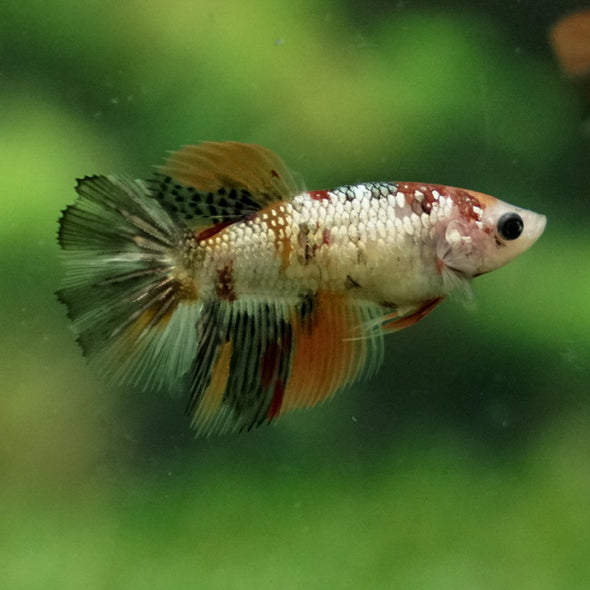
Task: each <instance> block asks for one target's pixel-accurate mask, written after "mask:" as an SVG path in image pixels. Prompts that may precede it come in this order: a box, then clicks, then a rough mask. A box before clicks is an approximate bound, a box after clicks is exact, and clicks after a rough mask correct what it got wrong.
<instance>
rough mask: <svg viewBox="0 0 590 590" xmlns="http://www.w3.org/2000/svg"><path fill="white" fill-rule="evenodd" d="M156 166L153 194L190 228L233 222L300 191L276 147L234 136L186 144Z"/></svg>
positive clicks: (152, 183) (152, 186) (289, 197)
mask: <svg viewBox="0 0 590 590" xmlns="http://www.w3.org/2000/svg"><path fill="white" fill-rule="evenodd" d="M158 169H159V172H158V173H157V174H156V175H155V177H154V179H153V180H152V181H151V189H152V192H153V194H154V196H155V197H156V198H157V199H158V200H160V201H161V202H162V204H163V205H164V206H165V207H166V208H167V209H168V210H169V211H171V212H172V213H175V214H179V215H180V216H181V217H182V218H183V219H184V220H185V221H186V222H187V223H188V224H189V225H190V226H191V227H193V228H197V227H198V228H200V229H201V228H204V227H209V226H211V225H215V224H217V223H221V222H228V221H236V220H238V219H241V218H243V217H244V216H246V215H250V214H252V213H255V212H257V211H259V210H260V209H263V208H264V207H266V206H267V205H269V204H271V203H274V202H279V201H286V200H290V199H291V198H292V197H293V196H294V195H295V194H297V192H298V187H297V184H296V182H295V179H294V178H293V175H292V174H291V172H290V171H289V169H288V168H287V167H286V166H285V164H284V163H283V161H282V160H281V159H280V158H279V157H278V156H277V155H276V154H275V153H274V152H271V151H270V150H268V149H266V148H264V147H261V146H259V145H254V144H247V143H240V142H237V141H228V142H216V141H208V142H204V143H201V144H199V145H188V146H185V147H183V148H182V149H180V150H178V151H176V152H172V153H171V154H170V156H169V158H168V159H167V160H166V162H165V163H164V165H163V166H160V167H159V168H158Z"/></svg>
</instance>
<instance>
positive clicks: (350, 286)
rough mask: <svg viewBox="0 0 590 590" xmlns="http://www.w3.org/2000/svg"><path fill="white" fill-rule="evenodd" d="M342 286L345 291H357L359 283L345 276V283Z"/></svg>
mask: <svg viewBox="0 0 590 590" xmlns="http://www.w3.org/2000/svg"><path fill="white" fill-rule="evenodd" d="M344 286H345V287H346V288H347V289H358V288H360V286H361V285H360V283H358V282H357V281H355V280H354V279H353V278H352V277H351V276H350V275H346V283H345V284H344Z"/></svg>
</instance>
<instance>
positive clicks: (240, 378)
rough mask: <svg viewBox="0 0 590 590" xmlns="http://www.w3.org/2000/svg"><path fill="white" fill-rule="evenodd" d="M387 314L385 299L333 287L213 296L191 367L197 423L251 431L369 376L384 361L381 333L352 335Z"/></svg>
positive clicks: (207, 430) (203, 430) (203, 429)
mask: <svg viewBox="0 0 590 590" xmlns="http://www.w3.org/2000/svg"><path fill="white" fill-rule="evenodd" d="M382 314H383V308H381V307H380V306H378V305H375V304H372V303H369V302H360V301H353V300H350V299H349V298H346V297H343V296H339V295H335V294H332V293H327V292H325V293H324V292H322V293H319V294H317V295H309V296H306V297H303V298H300V299H299V300H296V301H289V302H285V301H282V300H269V301H263V302H261V301H257V300H255V299H250V300H248V299H246V298H241V299H240V300H238V301H234V302H225V301H223V302H220V301H215V302H210V303H209V304H207V310H206V312H204V314H203V315H202V320H203V322H204V323H202V324H201V325H200V328H199V330H198V333H199V343H198V354H197V357H196V358H195V361H194V363H193V369H192V386H191V402H190V404H189V407H188V412H189V414H190V415H191V417H192V424H193V426H194V428H195V429H196V430H197V432H198V433H200V434H205V435H208V434H213V433H223V432H231V431H241V430H249V429H250V428H253V427H255V426H258V425H259V424H261V423H264V422H271V421H273V420H275V419H276V418H277V417H278V416H280V415H281V414H282V413H284V412H287V411H290V410H294V409H296V408H303V407H311V406H314V405H316V404H318V403H321V402H322V401H324V400H326V399H328V398H329V397H331V396H332V395H333V394H334V393H335V392H336V391H338V390H340V389H342V388H343V387H345V386H346V385H348V384H350V383H352V382H354V381H355V380H356V379H359V378H361V377H364V376H368V374H369V373H371V372H372V371H374V370H376V368H377V367H378V366H379V364H380V363H381V361H382V356H383V342H382V332H380V331H373V332H372V333H371V334H370V335H367V336H366V337H363V338H360V339H359V338H351V336H352V335H353V334H355V333H357V332H358V330H359V329H361V330H362V329H363V326H365V325H367V324H368V322H370V321H371V320H374V319H375V318H376V317H378V316H380V315H382Z"/></svg>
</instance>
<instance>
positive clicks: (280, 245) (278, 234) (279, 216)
mask: <svg viewBox="0 0 590 590" xmlns="http://www.w3.org/2000/svg"><path fill="white" fill-rule="evenodd" d="M282 206H283V204H282V203H273V204H272V205H269V206H268V207H266V208H265V209H263V210H262V211H261V212H260V214H259V215H261V214H264V213H266V214H267V215H268V220H267V222H266V223H267V227H268V229H270V231H272V233H273V234H274V238H275V241H274V244H275V248H276V250H277V253H278V255H279V256H280V258H281V270H285V269H286V268H287V267H288V266H289V262H290V259H291V253H292V252H293V244H291V239H290V238H288V237H287V235H286V232H285V229H286V228H287V225H288V221H287V218H286V215H285V213H284V212H282V211H281V210H280V208H281V207H282ZM273 211H274V212H276V214H274V213H273ZM273 220H274V223H271V221H273Z"/></svg>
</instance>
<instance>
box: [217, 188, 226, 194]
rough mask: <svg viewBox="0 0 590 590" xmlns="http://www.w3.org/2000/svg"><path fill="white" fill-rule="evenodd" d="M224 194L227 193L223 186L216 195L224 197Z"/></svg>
mask: <svg viewBox="0 0 590 590" xmlns="http://www.w3.org/2000/svg"><path fill="white" fill-rule="evenodd" d="M226 192H227V191H226V190H225V187H224V186H222V187H221V188H220V189H219V190H218V191H217V194H218V195H225V193H226Z"/></svg>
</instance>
